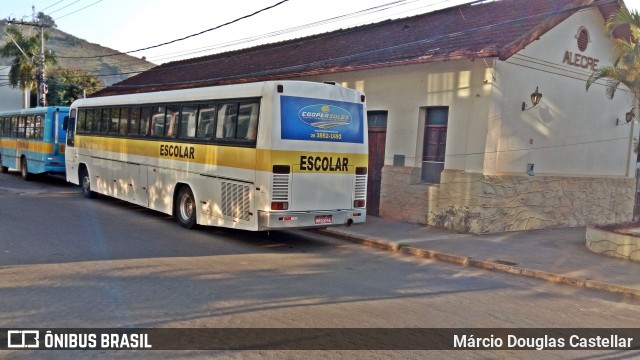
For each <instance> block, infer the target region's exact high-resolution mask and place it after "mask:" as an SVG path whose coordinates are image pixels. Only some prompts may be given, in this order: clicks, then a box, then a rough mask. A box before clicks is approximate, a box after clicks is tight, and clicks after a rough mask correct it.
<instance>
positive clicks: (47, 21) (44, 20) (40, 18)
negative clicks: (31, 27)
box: [36, 11, 58, 27]
mask: <svg viewBox="0 0 640 360" xmlns="http://www.w3.org/2000/svg"><path fill="white" fill-rule="evenodd" d="M36 21H37V22H38V23H39V24H42V25H44V26H49V27H58V25H57V24H56V22H55V21H54V20H53V18H52V17H51V16H49V15H47V14H45V13H43V12H42V11H40V12H39V13H38V14H37V15H36Z"/></svg>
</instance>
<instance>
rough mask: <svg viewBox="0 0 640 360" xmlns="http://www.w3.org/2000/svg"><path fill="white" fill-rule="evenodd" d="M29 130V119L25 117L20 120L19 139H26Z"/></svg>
mask: <svg viewBox="0 0 640 360" xmlns="http://www.w3.org/2000/svg"><path fill="white" fill-rule="evenodd" d="M26 130H27V119H26V118H25V117H24V116H20V117H19V118H18V134H17V135H18V136H17V137H18V138H21V139H24V137H25V133H26Z"/></svg>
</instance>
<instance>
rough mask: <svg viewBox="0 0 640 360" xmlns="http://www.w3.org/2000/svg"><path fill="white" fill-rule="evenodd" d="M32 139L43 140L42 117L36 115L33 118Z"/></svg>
mask: <svg viewBox="0 0 640 360" xmlns="http://www.w3.org/2000/svg"><path fill="white" fill-rule="evenodd" d="M34 120H35V121H34V135H33V137H34V139H36V140H43V139H44V131H43V130H44V121H42V120H43V118H42V115H36V116H35V118H34Z"/></svg>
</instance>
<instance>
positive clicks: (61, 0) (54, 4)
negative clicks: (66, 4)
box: [40, 0, 64, 12]
mask: <svg viewBox="0 0 640 360" xmlns="http://www.w3.org/2000/svg"><path fill="white" fill-rule="evenodd" d="M63 1H64V0H60V1H58V2H55V3H53V4H51V5H49V6H47V7H46V8H44V9H42V10H40V12H43V11H45V10H47V9H48V8H50V7H54V6H56V5H58V4H60V3H61V2H63Z"/></svg>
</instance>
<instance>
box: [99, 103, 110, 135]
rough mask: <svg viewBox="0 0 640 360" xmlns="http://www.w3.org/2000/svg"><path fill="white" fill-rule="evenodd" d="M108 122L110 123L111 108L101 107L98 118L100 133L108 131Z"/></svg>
mask: <svg viewBox="0 0 640 360" xmlns="http://www.w3.org/2000/svg"><path fill="white" fill-rule="evenodd" d="M96 115H97V114H96ZM110 123H111V110H110V109H109V108H103V109H102V117H101V118H100V133H102V134H106V133H108V132H109V124H110Z"/></svg>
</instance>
